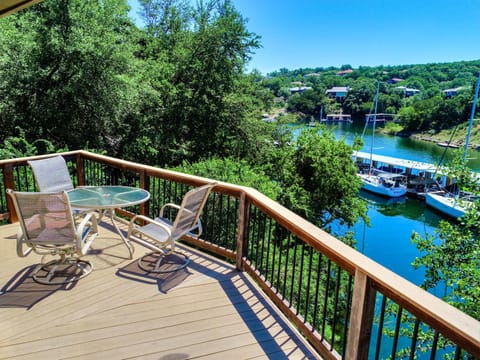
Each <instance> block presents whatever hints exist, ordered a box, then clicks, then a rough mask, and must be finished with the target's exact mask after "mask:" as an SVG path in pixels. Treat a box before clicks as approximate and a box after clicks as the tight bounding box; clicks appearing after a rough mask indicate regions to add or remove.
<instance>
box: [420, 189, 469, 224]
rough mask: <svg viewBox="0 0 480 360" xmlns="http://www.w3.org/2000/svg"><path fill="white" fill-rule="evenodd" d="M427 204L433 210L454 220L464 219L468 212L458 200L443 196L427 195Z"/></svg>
mask: <svg viewBox="0 0 480 360" xmlns="http://www.w3.org/2000/svg"><path fill="white" fill-rule="evenodd" d="M425 202H426V204H427V205H428V206H430V207H431V208H433V209H435V210H438V211H440V212H441V213H443V214H445V215H448V216H450V217H452V218H459V217H462V216H463V215H464V214H465V211H466V209H465V207H464V206H460V204H459V202H458V199H456V198H454V197H446V196H444V195H443V194H435V193H426V194H425Z"/></svg>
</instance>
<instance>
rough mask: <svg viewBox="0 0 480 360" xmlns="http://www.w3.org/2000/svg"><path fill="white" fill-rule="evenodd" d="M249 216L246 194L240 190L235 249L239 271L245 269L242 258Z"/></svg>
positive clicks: (246, 240)
mask: <svg viewBox="0 0 480 360" xmlns="http://www.w3.org/2000/svg"><path fill="white" fill-rule="evenodd" d="M249 216H250V207H249V206H248V200H247V195H246V194H245V192H242V193H241V195H240V205H239V207H238V235H237V249H236V253H235V254H236V268H237V270H239V271H245V266H244V263H243V258H244V257H245V256H246V255H247V249H248V219H249Z"/></svg>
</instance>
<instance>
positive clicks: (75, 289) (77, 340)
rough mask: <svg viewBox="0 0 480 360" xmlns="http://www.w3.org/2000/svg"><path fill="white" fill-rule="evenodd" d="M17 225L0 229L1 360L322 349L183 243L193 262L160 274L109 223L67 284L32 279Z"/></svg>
mask: <svg viewBox="0 0 480 360" xmlns="http://www.w3.org/2000/svg"><path fill="white" fill-rule="evenodd" d="M16 231H17V225H16V224H13V225H5V226H2V227H0V286H1V290H0V334H1V335H0V358H1V359H7V358H15V359H41V358H51V359H52V358H55V359H59V358H62V359H75V358H78V359H99V358H102V359H120V358H122V359H124V358H129V359H130V358H140V357H141V358H142V359H169V360H171V359H191V358H195V359H217V358H218V359H224V358H226V357H227V358H235V359H247V358H249V359H250V358H274V359H287V358H288V359H296V358H298V359H303V358H318V355H317V354H316V353H315V352H314V351H313V350H312V348H311V347H310V346H309V345H308V344H306V343H305V341H304V340H303V339H302V338H301V337H300V336H299V335H298V333H297V332H296V330H295V329H293V328H292V327H291V326H290V325H289V323H288V321H287V320H286V319H285V318H284V316H283V315H281V314H279V313H278V312H277V311H276V308H275V306H273V305H272V304H271V302H270V300H268V299H267V298H266V297H265V296H263V293H262V291H261V290H259V289H258V288H257V286H256V285H255V284H254V283H253V282H252V281H251V280H250V278H249V277H248V276H246V275H245V274H244V273H241V272H238V271H236V270H235V267H234V266H233V265H230V264H228V263H225V262H222V261H220V260H218V259H215V258H213V257H210V256H209V255H207V254H205V253H202V252H199V251H196V250H194V249H192V248H189V247H186V246H183V245H180V250H181V251H183V252H185V253H186V254H187V255H188V256H189V257H190V259H191V261H190V264H189V266H188V267H187V268H185V269H183V270H180V271H177V272H175V273H166V274H158V275H152V274H149V273H145V272H144V271H143V270H141V269H140V268H139V267H138V266H137V264H136V260H135V259H137V258H138V257H140V256H141V255H143V254H144V253H145V251H144V249H143V248H141V247H140V246H139V245H136V252H135V254H134V260H130V259H128V251H127V249H126V248H125V246H124V245H123V243H121V242H120V241H119V238H118V235H117V234H115V233H114V232H111V228H109V227H108V226H101V227H100V232H101V233H100V235H99V236H98V237H97V239H96V240H95V243H94V244H93V247H92V249H91V251H90V253H89V254H88V255H87V256H86V258H88V259H89V260H90V261H92V263H93V264H94V268H95V270H94V271H93V272H92V273H91V274H90V275H89V276H87V277H86V278H84V279H81V280H80V281H79V282H77V283H74V284H72V285H70V286H68V287H65V286H46V285H39V284H37V283H35V282H33V280H32V279H31V277H30V276H29V275H30V273H31V272H32V271H33V269H34V267H35V265H36V264H37V263H38V262H39V261H40V256H38V255H32V254H31V255H30V256H28V257H26V258H18V257H17V256H16V252H15V235H16Z"/></svg>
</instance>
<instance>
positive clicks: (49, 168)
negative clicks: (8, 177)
mask: <svg viewBox="0 0 480 360" xmlns="http://www.w3.org/2000/svg"><path fill="white" fill-rule="evenodd" d="M28 164H29V165H30V167H31V168H32V171H33V176H34V178H35V182H36V183H37V187H38V190H39V191H41V192H58V191H69V190H72V189H73V188H74V186H73V183H72V179H71V177H70V172H69V171H68V166H67V163H66V161H65V159H64V158H63V156H61V155H57V156H53V157H49V158H46V159H40V160H30V161H28ZM72 210H73V215H75V217H77V216H82V215H83V214H85V213H87V212H90V211H91V210H85V209H79V208H75V207H73V208H72ZM97 211H98V213H99V215H98V216H97V220H98V221H100V220H101V218H102V215H103V212H102V211H101V210H97Z"/></svg>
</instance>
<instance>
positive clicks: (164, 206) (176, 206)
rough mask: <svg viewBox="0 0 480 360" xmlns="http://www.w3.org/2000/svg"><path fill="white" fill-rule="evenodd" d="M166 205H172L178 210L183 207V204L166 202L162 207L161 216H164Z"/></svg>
mask: <svg viewBox="0 0 480 360" xmlns="http://www.w3.org/2000/svg"><path fill="white" fill-rule="evenodd" d="M166 207H172V208H174V209H177V210H180V209H181V206H180V205H177V204H174V203H166V204H165V205H163V206H162V207H161V208H160V217H163V211H164V209H165V208H166Z"/></svg>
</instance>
